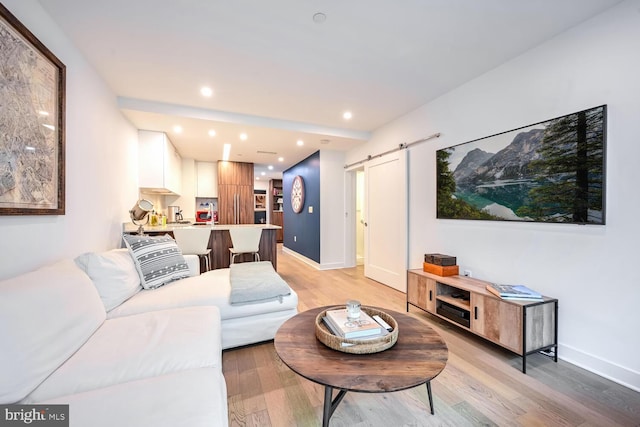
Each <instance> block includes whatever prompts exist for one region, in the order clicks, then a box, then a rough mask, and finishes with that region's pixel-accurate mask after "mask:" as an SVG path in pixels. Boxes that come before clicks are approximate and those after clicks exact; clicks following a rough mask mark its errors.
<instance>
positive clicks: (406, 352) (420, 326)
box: [274, 307, 448, 427]
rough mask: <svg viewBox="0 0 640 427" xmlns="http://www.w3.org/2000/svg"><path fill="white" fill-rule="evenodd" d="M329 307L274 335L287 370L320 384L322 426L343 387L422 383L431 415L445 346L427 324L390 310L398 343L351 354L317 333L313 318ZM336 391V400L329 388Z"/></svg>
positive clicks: (380, 389)
mask: <svg viewBox="0 0 640 427" xmlns="http://www.w3.org/2000/svg"><path fill="white" fill-rule="evenodd" d="M327 308H329V307H318V308H314V309H311V310H308V311H305V312H303V313H299V314H297V315H296V316H294V317H292V318H290V319H289V320H287V321H286V322H285V323H284V324H283V325H282V326H281V327H280V329H278V332H277V333H276V336H275V339H274V345H275V348H276V352H277V353H278V356H279V357H280V359H281V360H282V361H283V362H284V363H285V364H286V365H287V366H288V367H289V368H291V370H293V371H294V372H296V373H297V374H299V375H301V376H302V377H304V378H306V379H308V380H310V381H313V382H315V383H317V384H321V385H323V386H324V387H325V391H324V410H323V415H322V425H323V427H326V426H328V425H329V419H330V418H331V415H333V412H334V411H335V409H336V408H337V406H338V405H339V404H340V402H341V401H342V399H343V398H344V396H345V394H346V393H347V391H357V392H364V393H386V392H391V391H399V390H405V389H408V388H412V387H416V386H419V385H422V384H426V386H427V393H428V395H429V407H430V409H431V413H432V414H433V413H434V411H433V398H432V396H431V380H432V379H434V378H435V377H436V376H437V375H438V374H439V373H440V372H442V370H443V369H444V367H445V365H446V363H447V357H448V350H447V345H446V344H445V342H444V341H443V340H442V338H441V337H440V335H439V334H438V333H437V332H436V331H434V330H433V329H432V328H431V327H429V326H428V325H425V324H424V323H421V322H419V321H418V320H417V319H414V318H412V317H410V316H408V315H406V314H402V313H398V312H396V311H391V310H387V309H379V310H382V311H384V312H386V313H388V314H390V315H391V316H392V317H393V318H394V319H395V320H396V321H397V322H398V327H399V329H400V333H399V334H398V341H397V342H396V344H395V345H394V346H393V347H391V348H390V349H388V350H385V351H382V352H380V353H372V354H350V353H343V352H341V351H337V350H333V349H331V348H329V347H327V346H325V345H324V344H322V343H321V342H320V341H318V339H317V338H316V336H315V319H316V316H317V315H318V313H320V312H321V311H322V310H326V309H327ZM334 389H338V390H339V392H338V394H337V395H336V397H335V399H334V398H333V390H334Z"/></svg>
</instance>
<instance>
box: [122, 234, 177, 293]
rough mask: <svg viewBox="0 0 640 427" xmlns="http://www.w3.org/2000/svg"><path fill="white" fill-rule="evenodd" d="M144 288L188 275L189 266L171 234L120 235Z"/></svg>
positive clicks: (155, 286)
mask: <svg viewBox="0 0 640 427" xmlns="http://www.w3.org/2000/svg"><path fill="white" fill-rule="evenodd" d="M122 237H123V239H124V242H125V243H126V245H127V248H129V252H130V253H131V257H132V258H133V261H134V262H135V264H136V270H138V274H139V275H140V282H141V284H142V287H143V288H145V289H154V288H157V287H158V286H162V285H165V284H167V283H169V282H173V281H174V280H180V279H184V278H185V277H189V266H188V265H187V263H186V261H185V260H184V257H183V256H182V252H180V249H179V248H178V245H177V244H176V242H175V240H173V239H172V238H171V236H169V235H167V234H165V235H164V236H158V237H152V236H137V235H129V234H125V235H124V236H122Z"/></svg>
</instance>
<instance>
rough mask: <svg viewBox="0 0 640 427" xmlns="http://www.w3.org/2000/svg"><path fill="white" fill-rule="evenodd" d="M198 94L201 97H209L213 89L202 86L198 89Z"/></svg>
mask: <svg viewBox="0 0 640 427" xmlns="http://www.w3.org/2000/svg"><path fill="white" fill-rule="evenodd" d="M200 94H202V96H206V97H210V96H211V95H213V89H211V88H210V87H206V86H204V87H202V88H201V89H200Z"/></svg>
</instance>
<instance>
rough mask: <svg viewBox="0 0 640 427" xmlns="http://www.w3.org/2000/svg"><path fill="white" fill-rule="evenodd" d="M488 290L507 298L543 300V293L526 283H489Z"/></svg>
mask: <svg viewBox="0 0 640 427" xmlns="http://www.w3.org/2000/svg"><path fill="white" fill-rule="evenodd" d="M487 291H489V292H491V293H492V294H494V295H495V296H497V297H500V298H502V299H506V300H524V301H543V298H542V295H541V294H539V293H538V292H536V291H534V290H533V289H529V288H527V287H526V286H524V285H501V284H498V283H489V284H487Z"/></svg>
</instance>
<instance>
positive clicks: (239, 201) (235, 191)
mask: <svg viewBox="0 0 640 427" xmlns="http://www.w3.org/2000/svg"><path fill="white" fill-rule="evenodd" d="M218 221H219V223H220V224H253V222H254V218H253V163H242V162H225V161H219V162H218Z"/></svg>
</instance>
